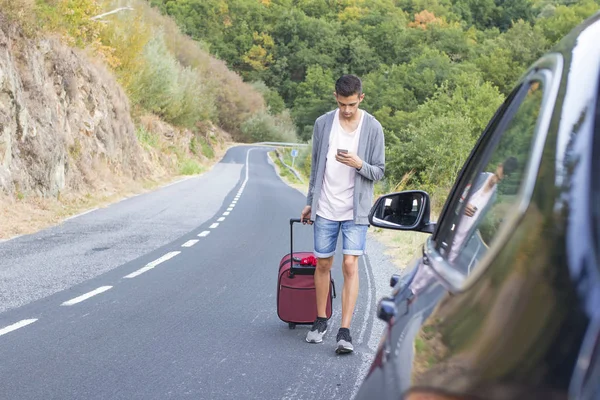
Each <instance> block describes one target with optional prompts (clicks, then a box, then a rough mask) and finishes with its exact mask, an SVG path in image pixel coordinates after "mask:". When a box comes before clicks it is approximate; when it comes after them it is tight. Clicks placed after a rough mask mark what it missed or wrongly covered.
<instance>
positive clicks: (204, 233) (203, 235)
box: [198, 231, 210, 237]
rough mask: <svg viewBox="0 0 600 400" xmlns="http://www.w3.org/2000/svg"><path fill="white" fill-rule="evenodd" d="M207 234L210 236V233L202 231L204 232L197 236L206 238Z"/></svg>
mask: <svg viewBox="0 0 600 400" xmlns="http://www.w3.org/2000/svg"><path fill="white" fill-rule="evenodd" d="M209 234H210V231H204V232H202V233H199V234H198V237H206V236H208V235H209Z"/></svg>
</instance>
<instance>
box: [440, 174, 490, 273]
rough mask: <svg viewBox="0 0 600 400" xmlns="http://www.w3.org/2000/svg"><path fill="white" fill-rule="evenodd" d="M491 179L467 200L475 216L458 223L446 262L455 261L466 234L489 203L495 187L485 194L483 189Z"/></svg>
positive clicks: (466, 217)
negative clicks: (473, 207) (472, 207)
mask: <svg viewBox="0 0 600 400" xmlns="http://www.w3.org/2000/svg"><path fill="white" fill-rule="evenodd" d="M491 178H492V176H490V177H489V178H488V179H487V180H486V181H485V183H484V184H483V186H482V187H481V188H480V189H479V190H478V191H477V192H475V193H473V196H471V198H470V199H469V203H470V204H472V205H473V206H475V207H477V211H475V214H473V216H472V217H468V216H466V215H465V216H464V217H463V218H462V220H461V221H460V222H459V224H458V227H457V230H456V234H455V235H454V240H453V244H452V250H451V252H450V256H449V257H448V260H449V261H450V262H454V261H455V260H456V256H458V252H459V250H460V249H461V247H462V244H463V243H464V241H465V239H466V238H467V234H468V233H469V232H470V231H471V228H472V227H473V224H474V223H475V222H476V221H477V220H478V219H479V216H480V215H481V212H482V211H483V209H484V208H485V207H486V205H487V204H488V202H489V201H490V198H491V197H492V195H493V194H494V192H495V191H496V185H494V187H493V188H491V189H489V190H488V191H487V192H486V191H485V188H486V187H487V186H488V184H489V180H490V179H491Z"/></svg>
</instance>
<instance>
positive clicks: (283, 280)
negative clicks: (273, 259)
mask: <svg viewBox="0 0 600 400" xmlns="http://www.w3.org/2000/svg"><path fill="white" fill-rule="evenodd" d="M297 222H300V220H299V219H290V253H289V254H286V255H285V256H283V258H282V259H281V262H280V263H279V279H278V282H277V315H278V316H279V319H281V320H282V321H284V322H287V323H288V326H289V327H290V329H294V328H295V327H296V325H298V324H312V323H313V322H314V321H315V319H316V318H317V295H316V291H315V279H314V274H315V268H316V267H315V265H313V264H312V263H307V264H303V263H302V260H303V259H304V260H306V259H309V260H310V258H311V257H314V254H313V253H312V252H296V253H294V223H297ZM334 297H335V283H334V282H333V279H331V285H330V286H329V301H328V302H327V318H331V312H332V307H333V298H334Z"/></svg>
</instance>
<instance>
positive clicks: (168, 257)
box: [147, 251, 181, 267]
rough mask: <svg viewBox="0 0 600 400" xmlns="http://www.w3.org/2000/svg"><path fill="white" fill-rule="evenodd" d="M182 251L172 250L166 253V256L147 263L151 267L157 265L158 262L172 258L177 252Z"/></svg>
mask: <svg viewBox="0 0 600 400" xmlns="http://www.w3.org/2000/svg"><path fill="white" fill-rule="evenodd" d="M179 253H181V252H180V251H171V252H169V253H167V254H165V255H164V256H162V257H160V258H157V259H156V260H154V261H152V262H150V263H148V264H147V266H149V267H156V266H157V265H158V264H161V263H164V262H165V261H167V260H170V259H171V258H173V257H175V256H176V255H177V254H179Z"/></svg>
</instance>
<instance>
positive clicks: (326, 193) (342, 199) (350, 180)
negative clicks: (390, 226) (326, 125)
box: [317, 109, 365, 221]
mask: <svg viewBox="0 0 600 400" xmlns="http://www.w3.org/2000/svg"><path fill="white" fill-rule="evenodd" d="M360 113H361V115H360V121H359V122H358V126H357V128H356V129H355V130H354V131H353V132H346V131H345V130H344V128H342V125H341V124H340V117H339V109H338V110H336V112H335V116H334V117H333V125H332V127H331V134H330V135H329V150H328V151H327V161H326V163H325V177H324V178H323V189H322V191H321V197H320V198H319V203H318V206H317V215H319V216H320V217H323V218H326V219H328V220H331V221H348V220H352V219H354V178H355V176H356V169H355V168H352V167H349V166H347V165H345V164H342V163H341V162H338V161H337V160H336V159H335V155H336V154H337V149H346V150H348V152H349V153H354V154H356V152H357V151H358V141H359V138H360V130H361V128H362V123H363V118H364V115H365V113H364V112H362V111H360Z"/></svg>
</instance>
